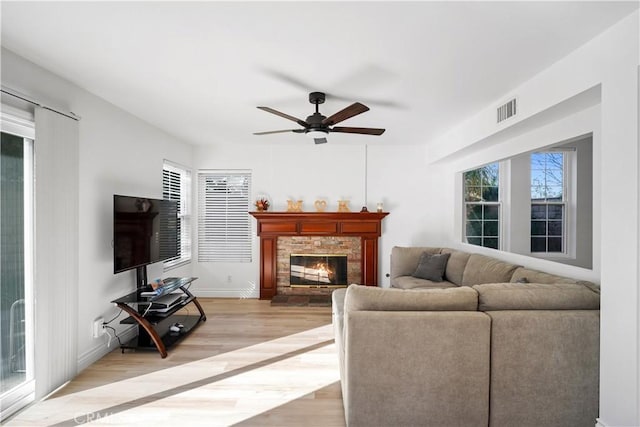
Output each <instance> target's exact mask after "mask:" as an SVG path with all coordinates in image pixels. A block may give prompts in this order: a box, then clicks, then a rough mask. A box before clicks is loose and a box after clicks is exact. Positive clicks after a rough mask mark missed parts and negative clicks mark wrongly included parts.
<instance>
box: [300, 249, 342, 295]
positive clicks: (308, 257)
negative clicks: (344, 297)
mask: <svg viewBox="0 0 640 427" xmlns="http://www.w3.org/2000/svg"><path fill="white" fill-rule="evenodd" d="M289 265H290V269H291V270H290V274H289V282H290V284H291V287H334V286H340V287H341V286H346V285H347V255H334V254H291V255H290V256H289Z"/></svg>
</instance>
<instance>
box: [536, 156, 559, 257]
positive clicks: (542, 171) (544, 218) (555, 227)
mask: <svg viewBox="0 0 640 427" xmlns="http://www.w3.org/2000/svg"><path fill="white" fill-rule="evenodd" d="M565 176H566V173H565V153H562V152H538V153H532V154H531V252H543V253H558V252H559V253H564V252H565V246H566V245H565V236H566V233H565V229H566V228H565V218H566V212H567V206H566V197H565V188H566V185H565Z"/></svg>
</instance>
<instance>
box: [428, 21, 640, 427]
mask: <svg viewBox="0 0 640 427" xmlns="http://www.w3.org/2000/svg"><path fill="white" fill-rule="evenodd" d="M638 19H639V16H638V11H636V12H634V13H633V14H631V15H629V16H628V17H627V18H625V19H623V20H622V21H620V22H619V23H618V24H616V25H614V26H613V27H611V28H610V29H608V30H607V31H605V32H604V33H602V34H601V35H600V36H598V37H596V38H594V39H593V40H592V41H590V42H588V43H587V44H585V45H584V46H582V47H581V48H579V49H577V50H576V51H574V52H573V53H572V54H570V55H568V56H567V57H565V58H563V59H562V60H560V61H558V62H557V63H556V64H554V65H553V66H551V67H549V68H548V69H546V70H545V71H543V72H541V73H540V74H538V75H536V76H535V77H534V78H532V79H531V80H529V81H528V82H526V83H524V84H523V85H521V86H520V87H518V88H515V89H514V90H513V91H512V92H511V93H508V94H505V96H503V97H501V98H500V99H507V98H509V97H510V96H513V95H517V97H518V102H519V105H518V108H519V113H518V117H517V118H515V119H513V120H510V121H509V122H508V123H504V124H501V125H495V123H494V120H495V108H496V107H497V105H498V102H496V104H495V105H490V106H487V107H486V109H484V110H482V111H480V112H479V113H478V114H477V115H476V116H474V117H472V118H470V119H468V120H467V121H465V122H463V123H461V124H460V125H459V126H457V127H456V128H454V129H452V130H451V131H450V132H449V133H448V134H447V135H445V136H443V137H442V138H440V139H439V140H438V141H436V142H435V143H434V144H433V145H430V147H429V150H428V153H427V159H428V161H430V162H432V163H433V164H436V165H438V166H440V167H442V168H443V169H444V170H447V174H448V176H447V182H446V183H445V188H446V190H447V194H454V193H455V191H456V188H458V187H459V186H460V184H461V182H460V178H459V176H458V175H455V176H453V177H452V176H451V174H455V172H456V171H458V170H462V168H463V166H464V165H469V166H472V165H471V164H472V163H474V162H477V164H482V163H486V162H487V161H490V160H492V159H491V158H492V157H493V160H495V159H496V158H504V157H508V156H511V155H513V154H516V153H517V152H518V151H517V150H520V152H525V151H529V150H533V149H535V148H538V147H537V146H536V144H538V143H539V141H538V140H536V138H531V136H532V135H535V134H546V135H548V136H549V137H551V138H553V139H552V141H553V140H555V141H561V140H563V139H565V135H564V134H565V131H566V130H568V129H574V130H577V129H579V128H580V126H581V125H580V123H584V117H585V115H592V117H591V118H590V119H589V120H588V122H591V126H590V128H591V131H593V135H594V136H593V144H594V157H593V161H594V174H593V178H594V181H593V185H594V213H593V214H594V215H593V227H594V230H593V231H594V249H595V251H594V268H593V270H585V269H580V268H577V267H572V266H566V265H561V264H557V263H552V262H546V261H543V260H538V259H533V258H529V257H523V256H518V255H514V254H506V253H503V252H497V251H491V250H485V252H487V253H489V254H492V255H494V256H498V257H501V258H503V259H507V260H510V261H514V262H518V263H521V264H525V265H529V266H532V267H534V268H540V269H545V270H546V271H552V272H556V273H559V274H565V275H570V276H573V277H584V278H590V279H592V280H593V279H599V280H596V281H599V282H600V283H601V289H602V298H601V336H600V339H601V355H600V418H599V425H602V426H636V425H640V368H639V367H640V358H639V346H640V331H639V322H638V319H639V318H640V316H639V313H640V292H639V290H638V286H639V285H638V284H639V271H638V261H639V259H640V257H639V255H640V250H639V247H638V241H639V237H640V236H639V233H638V229H639V219H640V218H639V212H638V210H639V205H638V202H639V199H640V197H639V196H640V188H639V182H638V167H639V166H640V160H639V152H638V115H639V106H638V103H639V81H638V65H639V63H640V61H639V41H638V40H639V37H638V36H639V26H638ZM598 87H599V91H600V93H601V98H600V100H599V101H598V105H597V106H595V107H589V108H588V109H584V108H578V107H576V106H577V105H582V106H584V103H581V102H570V100H571V99H573V100H576V99H578V98H581V97H582V95H581V94H585V93H589V92H590V91H593V90H594V88H598ZM587 98H590V97H587ZM589 104H590V102H587V105H589ZM563 105H564V106H566V105H569V106H571V108H563ZM558 106H560V107H558ZM594 112H595V114H596V115H595V117H593V114H594ZM540 117H544V120H539V119H540ZM527 122H528V123H527ZM569 122H571V123H572V125H571V126H568V125H567V123H569ZM513 129H516V130H518V131H517V132H511V133H510V130H513ZM505 134H506V135H507V136H508V137H506V138H505ZM580 134H582V133H576V134H574V135H568V137H572V136H577V135H580ZM528 136H529V137H528ZM522 141H529V142H527V143H526V144H525V145H524V146H522V145H519V142H522ZM534 141H535V142H534ZM438 194H441V191H440V189H438V190H436V189H432V196H431V197H432V198H436V197H437V195H438ZM447 194H445V195H443V196H442V197H441V199H440V201H441V204H442V206H444V209H442V210H440V211H439V214H438V217H437V218H434V224H439V225H440V227H442V228H443V229H445V230H447V233H446V240H447V241H448V242H449V243H450V244H451V245H452V246H458V247H464V246H465V245H462V244H461V243H459V242H460V233H459V225H458V224H457V223H456V222H457V220H455V219H454V220H453V223H452V221H451V218H460V212H459V210H460V207H459V205H460V203H456V200H454V197H452V196H448V195H447ZM466 249H471V248H470V247H468V245H467V247H466ZM474 249H475V248H474ZM477 251H479V252H480V251H482V250H480V248H478V250H477ZM594 422H595V420H594Z"/></svg>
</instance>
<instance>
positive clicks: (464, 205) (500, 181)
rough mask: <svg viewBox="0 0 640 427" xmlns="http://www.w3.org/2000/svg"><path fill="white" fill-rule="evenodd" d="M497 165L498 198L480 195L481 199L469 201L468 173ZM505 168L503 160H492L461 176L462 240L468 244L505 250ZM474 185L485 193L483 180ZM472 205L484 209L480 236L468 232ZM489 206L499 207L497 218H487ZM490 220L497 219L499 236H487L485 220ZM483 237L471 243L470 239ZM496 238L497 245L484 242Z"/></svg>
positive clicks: (481, 192)
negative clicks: (478, 241) (484, 197)
mask: <svg viewBox="0 0 640 427" xmlns="http://www.w3.org/2000/svg"><path fill="white" fill-rule="evenodd" d="M492 165H495V166H496V169H497V175H498V176H497V181H496V185H495V187H497V191H498V195H497V200H495V201H486V200H483V198H482V197H480V199H481V200H477V201H468V200H467V184H466V174H467V173H469V172H473V171H478V170H481V169H484V168H486V167H489V166H492ZM503 169H504V166H503V164H502V162H492V163H488V164H485V165H482V166H479V167H475V168H473V169H469V170H466V171H464V172H462V174H461V176H462V242H463V243H465V244H468V245H473V246H478V247H482V248H487V249H493V250H503V249H502V248H503V240H504V239H503V236H504V214H503V210H504V209H503V201H502V197H503V193H504V190H503ZM474 187H479V188H480V189H481V190H480V194H483V193H484V192H483V191H482V188H483V187H484V185H483V182H482V180H481V182H480V186H474ZM488 187H494V186H493V185H492V186H488ZM472 205H476V206H481V207H482V208H481V210H482V218H481V219H480V220H479V222H481V223H482V226H481V227H482V233H481V235H479V236H469V235H468V234H467V224H468V223H469V221H470V220H469V218H468V209H469V207H470V206H472ZM488 206H496V207H497V218H496V219H495V220H493V219H488V220H487V219H485V217H484V216H485V210H486V207H488ZM488 221H491V222H493V221H495V222H496V223H497V227H496V229H497V236H485V234H484V231H485V222H488ZM478 238H479V239H481V241H480V244H477V243H471V242H470V241H469V239H478ZM489 238H490V239H496V240H497V247H492V246H486V245H485V244H484V243H485V242H484V240H485V239H489Z"/></svg>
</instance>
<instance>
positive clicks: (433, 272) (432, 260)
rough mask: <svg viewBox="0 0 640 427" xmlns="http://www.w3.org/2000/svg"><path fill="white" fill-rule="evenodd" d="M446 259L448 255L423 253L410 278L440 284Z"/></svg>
mask: <svg viewBox="0 0 640 427" xmlns="http://www.w3.org/2000/svg"><path fill="white" fill-rule="evenodd" d="M448 259H449V254H430V253H428V252H423V253H422V255H420V261H418V267H417V268H416V271H414V272H413V274H412V276H413V277H417V278H418V279H425V280H431V281H432V282H442V280H443V279H444V270H445V268H446V267H447V260H448Z"/></svg>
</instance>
